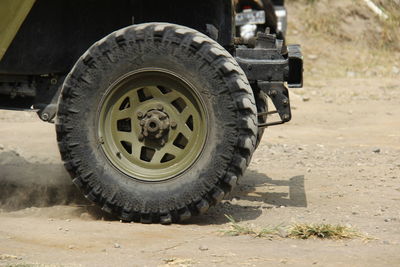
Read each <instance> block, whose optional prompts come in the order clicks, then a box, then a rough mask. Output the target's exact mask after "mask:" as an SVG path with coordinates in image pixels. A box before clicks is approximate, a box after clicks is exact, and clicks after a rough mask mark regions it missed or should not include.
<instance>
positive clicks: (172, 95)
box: [146, 86, 179, 102]
mask: <svg viewBox="0 0 400 267" xmlns="http://www.w3.org/2000/svg"><path fill="white" fill-rule="evenodd" d="M146 88H147V89H148V90H149V92H150V94H151V95H152V96H153V97H154V98H156V99H159V100H167V102H173V101H174V100H176V99H178V98H179V94H178V93H177V92H176V91H171V92H168V93H166V94H163V93H162V92H161V91H160V89H158V87H157V86H148V87H146Z"/></svg>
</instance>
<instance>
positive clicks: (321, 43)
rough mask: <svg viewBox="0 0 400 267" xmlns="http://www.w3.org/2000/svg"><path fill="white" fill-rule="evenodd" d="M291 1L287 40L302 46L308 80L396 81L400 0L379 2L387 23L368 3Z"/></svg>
mask: <svg viewBox="0 0 400 267" xmlns="http://www.w3.org/2000/svg"><path fill="white" fill-rule="evenodd" d="M288 2H289V3H290V4H289V5H288V7H289V40H288V41H289V43H301V44H302V46H303V50H304V54H305V56H306V58H305V69H306V75H309V77H311V78H314V77H315V76H324V77H343V76H351V77H374V76H375V77H376V76H377V77H393V76H396V75H397V74H398V72H399V71H400V65H399V63H398V62H399V61H400V39H399V38H400V1H398V0H379V1H378V0H374V3H376V4H377V5H378V6H379V7H380V8H381V9H382V10H384V12H385V13H386V14H387V15H388V19H386V20H385V19H382V18H380V17H379V16H377V15H376V14H375V13H374V12H373V11H371V10H370V9H369V8H368V6H367V5H366V4H365V2H364V1H363V0H335V1H333V0H291V1H288ZM306 80H307V79H306ZM309 80H312V79H309Z"/></svg>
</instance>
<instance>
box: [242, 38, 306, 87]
mask: <svg viewBox="0 0 400 267" xmlns="http://www.w3.org/2000/svg"><path fill="white" fill-rule="evenodd" d="M282 50H286V51H287V53H284V54H282ZM236 61H237V62H238V63H239V65H240V66H241V67H242V69H243V70H244V72H245V73H246V76H247V78H248V80H249V81H265V82H282V83H284V82H287V85H288V87H289V88H301V87H302V86H303V55H302V52H301V47H300V45H288V46H287V47H286V49H282V41H281V40H277V39H276V38H275V36H274V35H271V34H261V35H260V33H259V35H258V37H257V40H256V41H255V47H254V48H249V47H244V46H243V47H238V48H237V49H236Z"/></svg>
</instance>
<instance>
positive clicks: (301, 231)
mask: <svg viewBox="0 0 400 267" xmlns="http://www.w3.org/2000/svg"><path fill="white" fill-rule="evenodd" d="M225 217H226V218H227V219H228V220H229V222H230V229H228V230H222V231H221V232H222V233H223V234H224V235H229V236H246V235H247V236H252V237H261V238H263V237H264V238H265V237H269V238H271V237H281V238H294V239H330V240H341V239H353V238H362V239H364V240H369V239H371V238H370V237H368V236H367V235H364V234H361V233H359V232H358V231H356V230H355V229H353V228H350V227H347V226H343V225H332V224H293V225H290V226H288V227H282V224H281V225H278V226H267V227H264V228H262V229H256V228H255V227H253V226H250V225H242V224H240V223H239V222H237V221H236V220H235V219H234V218H233V217H232V216H229V215H225Z"/></svg>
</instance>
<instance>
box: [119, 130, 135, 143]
mask: <svg viewBox="0 0 400 267" xmlns="http://www.w3.org/2000/svg"><path fill="white" fill-rule="evenodd" d="M115 137H116V139H117V140H118V141H119V142H120V141H125V142H130V143H132V145H134V144H133V143H134V139H136V136H135V135H134V134H133V133H132V132H121V131H116V132H115Z"/></svg>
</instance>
